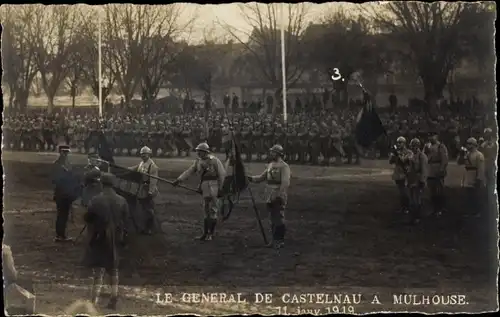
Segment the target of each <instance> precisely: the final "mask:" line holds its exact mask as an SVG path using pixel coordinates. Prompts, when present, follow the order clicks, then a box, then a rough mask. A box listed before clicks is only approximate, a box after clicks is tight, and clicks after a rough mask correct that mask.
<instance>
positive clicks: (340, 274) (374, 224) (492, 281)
mask: <svg viewBox="0 0 500 317" xmlns="http://www.w3.org/2000/svg"><path fill="white" fill-rule="evenodd" d="M54 159H55V157H52V156H50V155H47V156H44V155H39V154H36V153H8V154H5V157H4V161H3V168H4V173H5V174H6V178H5V187H4V189H5V191H4V211H5V212H4V215H3V216H4V221H5V223H4V230H5V233H6V237H5V240H6V242H8V243H10V244H11V245H12V250H13V253H14V256H15V261H16V265H17V266H18V269H19V270H20V272H21V275H22V276H23V279H25V280H32V281H33V283H34V287H35V291H36V293H37V299H38V301H37V307H38V310H39V312H40V313H46V314H56V313H57V314H59V313H61V312H62V310H63V309H64V307H66V306H67V305H69V304H70V303H71V302H72V301H73V300H75V299H76V298H82V297H85V296H86V294H87V293H88V285H89V280H88V272H87V271H85V270H84V269H83V268H81V267H80V266H79V263H80V259H81V256H82V250H83V242H78V243H76V244H75V245H73V244H55V243H53V241H52V239H53V236H54V225H55V204H54V202H53V201H52V200H51V199H52V192H51V185H50V165H49V164H50V162H51V161H53V160H54ZM73 161H74V163H75V165H83V164H84V163H85V158H84V157H83V156H78V155H75V156H74V157H73ZM134 162H135V159H133V158H119V159H118V160H117V163H118V164H121V165H124V166H127V165H133V163H134ZM157 163H158V165H159V166H160V169H161V172H160V176H161V177H165V178H169V179H171V178H174V177H176V176H178V175H179V173H180V172H182V170H183V169H185V168H186V167H187V166H188V165H189V163H190V162H189V161H186V160H182V159H171V160H168V159H161V160H160V159H159V160H158V161H157ZM263 167H264V165H263V164H259V163H255V164H254V163H252V164H249V166H248V167H247V170H248V171H249V172H250V173H258V172H260V171H261V170H262V169H263ZM460 171H461V169H460V168H459V167H457V166H454V165H452V166H450V169H449V177H448V180H447V183H448V188H447V196H448V203H449V213H448V214H445V215H443V216H442V217H441V218H435V217H433V216H429V217H427V218H426V219H425V220H424V221H423V223H421V224H420V225H419V226H416V227H412V226H408V225H406V224H405V222H406V219H404V217H403V216H402V215H399V214H397V213H396V210H397V208H398V199H397V192H396V189H395V187H394V186H393V184H392V183H391V180H390V175H388V174H389V173H390V170H389V166H387V165H386V164H385V163H384V162H376V161H366V162H363V164H362V166H361V167H358V166H355V167H310V166H292V173H293V179H292V186H291V188H290V192H289V206H288V210H287V215H286V217H287V225H288V232H287V243H286V247H285V248H284V249H283V250H282V251H280V252H276V251H274V250H271V249H266V248H262V245H263V241H262V236H261V234H260V232H259V229H258V225H257V221H256V217H255V214H254V210H253V208H252V205H251V200H250V199H249V197H248V195H246V197H242V198H241V199H240V203H239V204H238V206H237V208H236V209H235V211H234V212H233V214H232V216H231V218H230V219H229V220H228V221H226V222H224V223H223V224H222V225H221V226H220V227H219V228H218V233H217V236H216V239H215V240H214V241H212V242H209V243H202V242H199V241H194V240H193V238H194V237H195V236H197V235H199V233H200V230H201V229H200V226H201V221H202V213H201V201H200V198H199V197H198V196H197V195H196V194H194V193H190V192H187V191H184V190H182V189H179V188H176V189H174V188H172V187H171V186H170V185H168V184H165V183H162V184H161V185H160V188H159V189H160V192H161V196H160V198H159V199H158V202H157V214H158V220H159V223H161V229H162V232H163V233H158V234H156V235H155V236H152V237H137V238H136V239H135V240H134V242H133V243H132V244H131V245H130V246H129V247H128V249H127V250H126V251H125V252H123V253H124V254H123V261H122V262H123V269H122V272H121V284H122V285H124V286H123V287H122V288H121V294H122V296H121V300H120V302H119V312H120V313H122V314H125V313H128V314H138V315H145V314H149V315H151V314H173V313H199V314H210V313H212V314H215V313H225V314H237V313H262V314H273V313H274V314H276V313H278V311H277V308H276V307H284V306H286V307H287V309H288V311H287V312H288V313H296V312H297V310H296V308H297V307H296V306H297V305H295V304H291V303H288V304H287V303H283V302H282V301H281V299H280V296H281V295H282V294H283V293H287V292H295V293H299V292H300V293H304V292H313V293H345V294H352V293H359V294H362V302H361V303H359V304H349V303H346V304H338V305H333V304H330V305H323V304H315V305H313V304H301V305H300V307H301V308H302V309H309V308H311V309H312V308H317V309H319V311H311V312H312V313H316V314H323V313H329V312H333V311H334V310H335V309H337V310H338V311H340V312H343V310H344V311H346V312H347V311H348V310H350V309H351V307H352V309H353V310H354V312H356V313H365V312H370V311H389V310H390V311H426V312H438V311H487V310H492V309H495V308H496V307H497V302H496V299H497V296H496V269H497V266H496V265H495V260H494V255H493V254H494V253H493V252H492V250H496V248H495V247H494V246H495V245H496V244H494V243H491V241H492V240H493V238H494V237H495V236H493V235H492V234H491V230H488V228H489V229H491V228H496V223H495V222H494V220H491V219H494V218H492V217H484V218H480V219H471V218H466V217H464V215H463V214H464V212H465V211H464V210H463V205H464V200H463V194H462V192H461V191H460V188H459V186H458V185H459V177H460ZM189 185H192V186H195V185H196V180H193V181H191V182H190V183H189ZM251 186H252V187H251V188H252V191H253V194H254V196H255V198H256V201H257V208H258V209H259V211H260V214H261V217H262V219H264V220H267V217H266V213H265V209H264V205H263V186H260V185H251ZM82 214H83V210H82V209H81V208H78V207H76V208H75V209H74V213H73V215H74V217H73V218H74V223H71V222H70V224H69V226H68V228H69V229H68V230H69V234H70V236H73V237H75V236H77V235H78V233H79V232H80V229H81V228H82V227H83V221H82ZM491 214H492V213H491ZM264 226H265V227H266V234H268V236H269V233H268V231H267V230H268V223H267V221H264ZM210 291H222V292H241V293H243V297H244V298H245V299H247V301H248V302H247V303H241V304H229V303H226V304H216V303H211V304H192V303H186V302H183V301H182V300H181V298H180V294H181V292H210ZM157 292H172V293H174V302H173V303H172V304H168V305H163V306H162V305H158V304H157V303H155V298H156V295H155V294H156V293H157ZM255 292H271V293H274V297H273V298H274V300H273V303H271V304H266V305H264V304H256V303H254V297H253V293H255ZM105 293H106V292H105ZM402 293H406V294H425V295H430V296H432V295H434V294H442V295H456V294H464V295H466V302H467V304H465V305H442V304H438V305H413V306H412V305H397V304H394V303H393V295H394V294H402ZM374 295H378V299H379V300H380V302H381V304H376V303H373V304H372V301H373V296H374ZM99 309H100V311H101V313H103V314H105V313H113V312H111V311H107V310H106V309H105V308H104V307H99Z"/></svg>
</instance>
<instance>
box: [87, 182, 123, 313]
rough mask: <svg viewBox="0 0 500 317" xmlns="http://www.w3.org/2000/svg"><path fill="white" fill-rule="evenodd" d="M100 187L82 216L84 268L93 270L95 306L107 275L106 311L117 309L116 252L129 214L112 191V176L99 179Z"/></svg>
mask: <svg viewBox="0 0 500 317" xmlns="http://www.w3.org/2000/svg"><path fill="white" fill-rule="evenodd" d="M101 183H102V187H103V188H102V192H101V193H100V194H98V195H97V196H95V197H94V198H92V199H91V200H90V203H89V205H88V211H87V213H86V214H85V215H84V220H85V222H86V223H87V233H88V240H87V241H88V244H87V248H86V250H85V256H84V264H85V266H87V267H89V268H92V269H93V285H92V292H91V298H92V302H93V303H94V304H97V302H98V299H99V293H100V288H101V286H102V280H103V278H104V274H105V273H106V274H107V275H109V276H110V277H111V299H110V301H109V304H108V308H110V309H116V303H117V300H118V265H119V256H118V248H119V247H120V246H122V245H123V244H124V243H125V239H126V235H127V232H126V228H127V221H128V219H129V211H128V204H127V202H126V200H125V198H123V197H122V196H120V195H118V194H117V193H116V192H115V190H114V189H113V183H114V176H113V175H111V174H107V173H105V174H103V175H101Z"/></svg>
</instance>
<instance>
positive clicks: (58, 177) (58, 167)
mask: <svg viewBox="0 0 500 317" xmlns="http://www.w3.org/2000/svg"><path fill="white" fill-rule="evenodd" d="M58 149H59V158H58V159H57V160H56V161H55V162H54V164H53V165H54V170H53V175H52V184H53V185H54V196H53V199H54V201H55V203H56V208H57V219H56V237H55V241H56V242H65V241H70V240H71V238H69V237H67V236H66V226H67V223H68V218H69V214H70V211H71V207H72V204H73V202H74V201H75V200H76V199H77V198H78V197H79V196H80V194H81V193H80V191H81V183H80V180H79V179H78V178H77V177H76V175H75V174H74V173H73V172H72V169H71V164H70V162H69V158H68V154H69V152H70V148H69V146H68V145H60V146H59V147H58Z"/></svg>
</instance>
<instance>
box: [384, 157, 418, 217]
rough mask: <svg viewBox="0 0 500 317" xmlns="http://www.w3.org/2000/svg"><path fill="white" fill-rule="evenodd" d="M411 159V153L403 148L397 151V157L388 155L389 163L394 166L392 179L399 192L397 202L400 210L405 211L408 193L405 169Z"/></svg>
mask: <svg viewBox="0 0 500 317" xmlns="http://www.w3.org/2000/svg"><path fill="white" fill-rule="evenodd" d="M412 157H413V152H412V151H410V150H409V149H408V148H403V149H400V150H398V151H397V155H395V154H393V153H391V154H390V155H389V163H390V164H394V171H393V172H392V179H393V180H394V182H395V183H396V186H397V187H398V191H399V201H400V205H401V208H402V209H403V210H407V209H408V208H409V204H410V202H409V193H408V188H407V179H406V173H407V171H406V169H407V168H408V166H409V164H410V161H411V159H412Z"/></svg>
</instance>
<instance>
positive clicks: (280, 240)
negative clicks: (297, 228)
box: [274, 225, 286, 249]
mask: <svg viewBox="0 0 500 317" xmlns="http://www.w3.org/2000/svg"><path fill="white" fill-rule="evenodd" d="M285 231H286V228H285V225H279V226H276V229H275V239H274V240H275V243H274V248H275V249H281V248H283V247H284V246H285Z"/></svg>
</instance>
